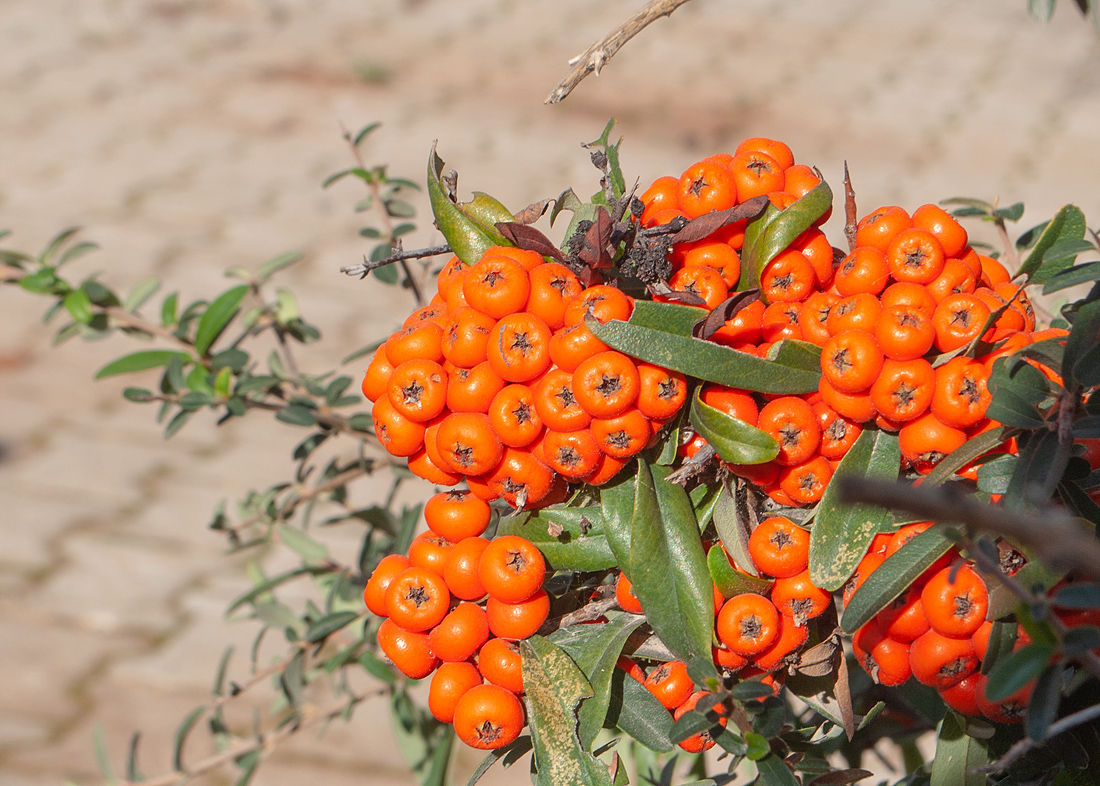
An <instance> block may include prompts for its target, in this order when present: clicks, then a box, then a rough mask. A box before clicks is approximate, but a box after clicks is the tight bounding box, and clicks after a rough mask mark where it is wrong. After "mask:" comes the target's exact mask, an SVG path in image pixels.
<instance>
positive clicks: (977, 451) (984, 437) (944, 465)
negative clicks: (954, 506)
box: [921, 426, 1008, 488]
mask: <svg viewBox="0 0 1100 786" xmlns="http://www.w3.org/2000/svg"><path fill="white" fill-rule="evenodd" d="M1007 431H1008V429H1007V428H1006V427H1004V426H999V427H997V428H994V429H990V430H989V431H983V432H982V433H981V434H979V435H978V436H976V437H971V438H970V439H968V440H967V441H966V442H965V443H963V444H962V445H961V446H960V447H958V448H957V449H955V450H953V451H952V452H951V453H949V454H948V455H947V456H945V457H944V458H943V459H941V460H940V462H939V463H938V464H936V466H935V467H933V469H932V471H931V472H929V473H928V474H927V475H926V476H925V477H924V481H923V482H922V483H921V486H922V487H923V488H935V487H936V486H941V485H943V483H944V482H945V481H946V480H947V479H948V478H950V477H951V476H952V475H953V474H955V471H956V470H958V469H961V468H962V467H964V466H966V465H967V464H969V463H970V462H971V461H973V460H974V459H976V458H978V457H979V456H982V455H985V454H986V453H988V452H989V451H991V450H992V449H993V448H995V447H997V446H998V445H1000V444H1001V443H1002V442H1004V441H1005V434H1006V432H1007ZM986 463H989V462H986ZM983 466H984V465H983ZM978 471H979V472H981V468H979V470H978Z"/></svg>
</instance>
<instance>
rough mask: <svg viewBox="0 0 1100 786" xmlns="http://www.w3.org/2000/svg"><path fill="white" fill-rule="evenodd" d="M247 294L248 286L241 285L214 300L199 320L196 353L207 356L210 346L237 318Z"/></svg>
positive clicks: (196, 332) (196, 333) (196, 334)
mask: <svg viewBox="0 0 1100 786" xmlns="http://www.w3.org/2000/svg"><path fill="white" fill-rule="evenodd" d="M247 294H248V285H247V284H241V285H240V286H237V287H233V288H232V289H228V290H226V291H225V292H223V293H222V294H220V295H218V297H216V298H215V299H214V302H213V303H211V304H210V305H209V306H208V307H207V309H206V311H204V312H203V315H202V317H201V318H200V319H199V326H198V329H197V330H196V331H195V351H196V352H198V353H199V354H200V355H205V354H206V352H207V350H209V349H210V346H211V345H212V344H213V343H214V342H215V341H216V340H217V338H218V336H220V335H221V333H222V331H223V330H225V326H226V325H228V324H229V322H230V320H232V319H233V317H234V316H236V314H237V309H238V308H239V307H240V305H241V301H242V300H244V296H245V295H247Z"/></svg>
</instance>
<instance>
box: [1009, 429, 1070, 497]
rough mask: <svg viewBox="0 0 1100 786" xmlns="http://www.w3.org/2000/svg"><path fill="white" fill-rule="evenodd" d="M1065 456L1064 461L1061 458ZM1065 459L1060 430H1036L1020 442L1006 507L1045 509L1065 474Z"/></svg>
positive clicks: (1066, 458)
mask: <svg viewBox="0 0 1100 786" xmlns="http://www.w3.org/2000/svg"><path fill="white" fill-rule="evenodd" d="M1059 457H1061V458H1062V459H1063V461H1062V462H1059V461H1058V459H1059ZM1065 460H1068V456H1066V455H1063V454H1062V452H1061V449H1060V445H1059V437H1058V432H1057V431H1036V432H1032V433H1031V434H1029V435H1027V438H1026V440H1025V439H1024V438H1022V437H1021V439H1020V452H1019V454H1018V457H1017V460H1016V465H1015V467H1014V468H1013V471H1012V479H1011V480H1010V481H1009V484H1008V489H1007V490H1006V491H1005V495H1004V499H1003V504H1004V506H1005V507H1006V508H1011V509H1014V510H1019V509H1023V508H1034V509H1041V508H1044V507H1046V506H1047V505H1049V503H1050V495H1051V494H1052V493H1053V492H1054V489H1055V487H1056V486H1057V483H1058V480H1059V478H1061V477H1062V473H1063V472H1064V471H1065V468H1066V467H1065Z"/></svg>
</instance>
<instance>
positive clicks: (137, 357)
mask: <svg viewBox="0 0 1100 786" xmlns="http://www.w3.org/2000/svg"><path fill="white" fill-rule="evenodd" d="M175 357H178V358H180V359H181V360H183V361H189V360H190V359H191V358H190V356H189V355H187V353H185V352H176V351H174V350H170V349H147V350H144V351H142V352H135V353H133V354H132V355H127V356H126V357H122V358H119V359H118V360H114V361H112V362H110V363H108V364H107V365H106V366H104V367H103V368H101V369H100V370H99V371H97V372H96V375H95V378H96V379H103V378H104V377H112V376H114V375H116V374H129V373H131V372H134V371H146V370H148V369H151V368H159V367H161V366H166V365H168V362H169V361H171V360H172V358H175Z"/></svg>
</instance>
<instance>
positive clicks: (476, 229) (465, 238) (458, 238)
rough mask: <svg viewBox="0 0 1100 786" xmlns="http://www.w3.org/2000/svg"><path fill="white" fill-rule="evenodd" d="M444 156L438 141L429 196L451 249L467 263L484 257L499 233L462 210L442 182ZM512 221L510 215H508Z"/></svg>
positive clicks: (430, 166) (430, 172)
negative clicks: (490, 229) (438, 148)
mask: <svg viewBox="0 0 1100 786" xmlns="http://www.w3.org/2000/svg"><path fill="white" fill-rule="evenodd" d="M443 167H444V163H443V159H441V158H440V157H439V156H438V155H437V154H436V152H435V144H434V143H433V144H432V151H431V153H430V154H429V155H428V198H429V200H431V204H432V214H433V215H434V216H435V224H436V226H437V227H439V231H440V232H442V233H443V237H444V238H445V239H446V241H447V244H448V245H450V247H451V250H452V251H454V253H455V255H457V256H458V258H459V259H461V260H462V261H463V262H465V263H466V264H467V265H472V264H474V263H475V262H477V261H478V260H479V259H481V255H482V254H484V253H485V250H486V249H488V248H490V247H492V246H494V245H497V243H498V240H499V236H498V235H496V232H495V229H494V231H493V232H492V233H490V232H489V230H488V229H487V228H486V227H483V226H481V225H480V224H479V223H478V222H476V221H474V220H473V219H471V218H470V217H469V216H467V215H466V214H464V213H463V212H462V211H461V210H459V208H458V205H457V204H455V200H454V199H452V197H451V195H450V194H448V192H447V189H446V188H445V186H444V183H443V181H442V179H441V178H442V177H443ZM508 220H511V215H509V216H508Z"/></svg>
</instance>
